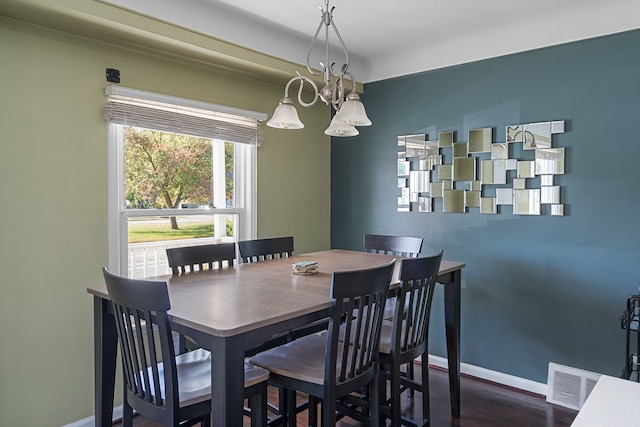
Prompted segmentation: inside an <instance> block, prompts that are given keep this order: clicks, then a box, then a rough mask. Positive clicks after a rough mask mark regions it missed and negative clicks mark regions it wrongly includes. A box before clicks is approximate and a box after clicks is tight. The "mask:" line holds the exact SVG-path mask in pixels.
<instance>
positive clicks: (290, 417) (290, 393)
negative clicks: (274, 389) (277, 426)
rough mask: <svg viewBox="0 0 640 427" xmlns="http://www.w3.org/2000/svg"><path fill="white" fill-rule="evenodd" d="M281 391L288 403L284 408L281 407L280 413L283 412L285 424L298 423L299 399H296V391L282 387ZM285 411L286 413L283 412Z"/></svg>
mask: <svg viewBox="0 0 640 427" xmlns="http://www.w3.org/2000/svg"><path fill="white" fill-rule="evenodd" d="M280 392H281V393H282V394H284V395H285V399H286V403H285V406H284V407H283V408H281V409H280V413H281V414H283V424H282V425H284V426H293V427H295V425H296V418H297V417H296V415H297V414H296V412H297V401H296V391H295V390H290V389H285V388H283V389H281V390H280ZM283 411H284V413H283Z"/></svg>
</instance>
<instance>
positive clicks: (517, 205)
mask: <svg viewBox="0 0 640 427" xmlns="http://www.w3.org/2000/svg"><path fill="white" fill-rule="evenodd" d="M513 213H514V214H515V215H540V189H532V190H513Z"/></svg>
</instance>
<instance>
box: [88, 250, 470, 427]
mask: <svg viewBox="0 0 640 427" xmlns="http://www.w3.org/2000/svg"><path fill="white" fill-rule="evenodd" d="M393 258H397V257H394V256H391V255H384V254H372V253H366V252H357V251H347V250H339V249H334V250H326V251H321V252H314V253H308V254H302V255H296V256H294V257H290V258H283V259H277V260H270V261H264V262H259V263H249V264H239V265H237V266H235V267H234V268H222V269H214V270H205V271H200V272H194V273H187V274H183V275H167V276H158V277H154V278H149V280H157V281H165V282H167V283H168V289H169V298H170V301H171V310H170V311H169V316H170V320H171V324H172V329H174V330H175V331H176V332H177V333H181V334H184V335H186V336H189V337H191V338H192V339H193V340H194V341H195V342H196V343H197V344H198V345H200V346H202V347H203V348H206V349H207V350H209V351H211V353H212V358H211V360H212V362H211V363H212V369H211V392H212V396H213V397H212V400H211V410H212V424H213V426H216V427H217V426H223V427H233V426H242V423H243V419H242V417H243V375H244V363H243V362H244V355H245V353H246V352H247V351H249V350H251V349H253V348H256V347H258V346H260V345H261V344H263V343H264V342H266V341H267V340H268V339H269V338H270V337H272V336H274V335H276V334H278V333H282V332H285V331H289V330H292V329H295V328H297V327H301V326H304V325H307V324H309V323H312V322H313V321H316V320H320V319H323V318H326V317H327V316H328V315H329V311H330V308H331V306H332V300H331V298H330V297H329V290H330V287H331V277H332V273H333V272H336V271H348V270H357V269H364V268H371V267H376V266H380V265H382V264H384V263H386V262H389V261H390V260H392V259H393ZM298 261H316V262H317V263H318V267H319V268H318V270H319V272H318V273H317V274H315V275H309V276H302V275H295V274H292V264H293V263H295V262H298ZM399 265H400V263H399V262H397V263H396V272H395V273H394V277H395V278H397V277H398V274H397V273H398V270H399ZM464 266H465V265H464V263H461V262H456V261H446V260H443V261H442V263H441V266H440V271H439V276H438V282H439V283H441V284H443V285H444V287H445V288H444V308H445V331H446V341H447V358H448V368H449V383H450V392H451V413H452V415H453V416H456V417H457V416H459V414H460V281H461V270H462V268H463V267H464ZM394 281H395V282H396V283H397V279H394ZM87 291H88V292H89V293H90V294H92V295H93V299H94V358H95V361H94V362H95V413H96V424H95V425H96V426H98V427H101V426H110V425H111V421H112V413H113V403H114V386H115V376H116V355H117V351H116V349H117V345H118V344H117V341H118V337H117V332H116V327H115V320H114V318H113V314H112V311H111V302H110V300H109V295H108V293H107V289H106V286H105V285H104V284H99V285H96V286H90V287H88V288H87Z"/></svg>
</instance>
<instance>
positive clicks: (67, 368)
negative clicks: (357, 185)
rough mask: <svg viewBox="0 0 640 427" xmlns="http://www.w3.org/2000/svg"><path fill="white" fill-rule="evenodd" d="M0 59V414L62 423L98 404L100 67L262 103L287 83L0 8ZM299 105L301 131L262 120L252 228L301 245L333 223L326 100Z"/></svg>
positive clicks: (103, 242) (219, 97)
mask: <svg viewBox="0 0 640 427" xmlns="http://www.w3.org/2000/svg"><path fill="white" fill-rule="evenodd" d="M0 58H1V59H0V87H1V88H2V90H1V91H0V128H1V129H2V131H1V133H0V200H1V202H0V203H1V209H0V275H1V277H2V279H1V280H0V343H2V344H1V345H0V425H1V426H10V425H22V426H59V425H64V424H67V423H71V422H74V421H76V420H79V419H83V418H85V417H89V416H91V415H92V414H93V323H92V322H93V312H92V308H93V306H92V303H93V301H92V299H91V297H90V296H89V295H88V294H87V293H86V287H87V285H89V284H92V283H96V282H99V281H100V280H101V277H100V267H101V266H103V265H106V263H107V253H108V252H107V212H106V210H107V209H106V207H107V172H106V162H107V159H106V152H107V149H106V125H105V122H104V120H103V118H102V105H103V104H104V95H103V90H104V86H105V85H106V81H105V68H107V67H113V68H117V69H119V70H120V71H121V73H122V83H121V84H122V85H123V86H128V87H133V88H137V89H143V90H149V91H155V92H160V93H166V94H170V95H176V96H182V97H186V98H193V99H198V100H204V101H209V102H213V103H218V104H225V105H231V106H234V107H240V108H246V109H251V110H257V111H264V112H267V113H268V114H271V112H272V109H273V108H274V106H275V104H276V103H277V101H278V99H279V98H280V97H282V93H283V88H282V86H279V85H275V84H269V83H264V82H261V81H259V80H252V79H246V78H241V77H237V76H234V75H232V74H223V73H221V72H216V71H215V70H212V69H211V68H206V67H202V68H200V67H195V66H190V65H184V64H180V63H177V62H173V61H171V60H167V59H163V58H162V57H160V56H157V55H156V56H152V55H147V54H144V53H141V52H136V51H133V50H130V49H124V48H120V47H116V46H111V45H107V44H104V43H101V42H95V41H92V40H90V39H87V38H80V37H75V36H71V35H68V34H66V33H62V32H58V31H52V30H48V29H45V28H43V27H38V26H33V25H29V24H25V23H22V22H19V21H13V20H10V19H5V18H0ZM301 110H302V109H301ZM304 110H305V111H300V114H301V118H302V120H303V121H304V122H305V124H306V125H307V127H306V128H305V129H304V130H302V131H295V132H283V131H276V130H271V129H267V130H266V131H265V142H264V144H263V146H262V147H261V148H259V150H258V233H259V235H260V236H276V235H284V234H286V235H293V236H294V237H295V246H296V251H297V252H306V251H312V250H321V249H327V248H328V247H329V234H330V229H329V213H330V212H329V199H330V197H329V185H330V184H329V173H330V168H329V161H330V160H329V159H330V142H329V139H328V137H325V136H324V135H323V133H322V130H323V128H324V126H325V125H326V123H327V122H328V117H329V110H328V109H327V108H326V107H324V106H319V107H314V108H311V109H304ZM310 190H312V191H310Z"/></svg>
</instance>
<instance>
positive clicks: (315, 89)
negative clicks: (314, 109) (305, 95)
mask: <svg viewBox="0 0 640 427" xmlns="http://www.w3.org/2000/svg"><path fill="white" fill-rule="evenodd" d="M298 80H300V87H299V88H298V102H299V103H300V105H302V106H303V107H311V106H312V105H314V104H315V103H316V101H317V100H318V85H316V82H314V81H313V80H311V79H310V78H309V77H306V76H301V75H300V74H298V75H297V76H295V77H293V78H292V79H291V80H289V81H288V82H287V86H285V88H284V95H285V97H287V98H288V97H289V88H290V87H291V85H292V84H293V83H294V82H296V81H298ZM305 82H308V83H309V84H310V85H311V87H312V88H313V101H311V102H305V101H304V100H303V99H302V89H303V87H304V83H305Z"/></svg>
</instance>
